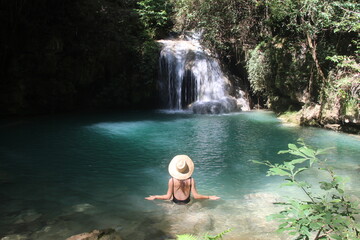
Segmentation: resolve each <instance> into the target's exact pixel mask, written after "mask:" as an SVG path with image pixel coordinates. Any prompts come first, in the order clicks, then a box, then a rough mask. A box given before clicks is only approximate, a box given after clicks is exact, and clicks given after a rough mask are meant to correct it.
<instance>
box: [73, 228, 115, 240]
mask: <svg viewBox="0 0 360 240" xmlns="http://www.w3.org/2000/svg"><path fill="white" fill-rule="evenodd" d="M100 239H101V240H122V238H121V236H120V234H119V233H117V232H116V231H115V230H114V229H103V230H94V231H92V232H87V233H81V234H77V235H74V236H71V237H69V238H67V239H66V240H100Z"/></svg>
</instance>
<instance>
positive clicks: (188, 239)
mask: <svg viewBox="0 0 360 240" xmlns="http://www.w3.org/2000/svg"><path fill="white" fill-rule="evenodd" d="M230 231H231V229H227V230H225V231H223V232H221V233H219V234H217V235H215V236H211V235H209V234H207V233H206V234H205V235H204V236H202V237H197V236H194V235H191V234H182V235H177V239H176V240H219V239H222V238H223V236H224V235H225V234H226V233H228V232H230Z"/></svg>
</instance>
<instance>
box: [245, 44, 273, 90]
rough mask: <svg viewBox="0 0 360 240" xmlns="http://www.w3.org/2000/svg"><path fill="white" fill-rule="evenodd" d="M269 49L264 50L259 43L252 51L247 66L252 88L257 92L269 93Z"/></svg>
mask: <svg viewBox="0 0 360 240" xmlns="http://www.w3.org/2000/svg"><path fill="white" fill-rule="evenodd" d="M267 53H268V51H266V50H264V49H263V48H262V46H261V44H259V45H258V46H257V47H256V48H255V49H254V50H252V51H251V52H250V54H249V55H250V56H249V60H248V61H247V64H246V68H247V70H248V74H249V81H250V84H251V88H252V89H253V91H254V92H255V93H265V95H269V90H270V87H269V83H270V82H269V80H268V79H269V77H270V74H271V66H270V59H269V56H268V55H267Z"/></svg>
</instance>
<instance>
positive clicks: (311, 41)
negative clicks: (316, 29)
mask: <svg viewBox="0 0 360 240" xmlns="http://www.w3.org/2000/svg"><path fill="white" fill-rule="evenodd" d="M306 39H307V43H308V45H309V47H310V50H311V56H312V58H313V60H314V62H315V66H316V70H317V73H318V74H319V76H320V78H321V80H322V81H323V82H325V81H326V78H325V75H324V72H323V71H322V69H321V67H320V64H319V60H318V58H317V53H316V41H315V39H312V38H311V36H310V34H309V33H308V32H306Z"/></svg>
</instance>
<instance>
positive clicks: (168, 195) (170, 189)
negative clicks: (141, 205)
mask: <svg viewBox="0 0 360 240" xmlns="http://www.w3.org/2000/svg"><path fill="white" fill-rule="evenodd" d="M173 189H174V188H173V181H171V178H170V179H169V183H168V190H167V193H166V194H165V195H150V196H149V197H146V198H145V199H146V200H155V199H161V200H170V199H171V196H172V193H173Z"/></svg>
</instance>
